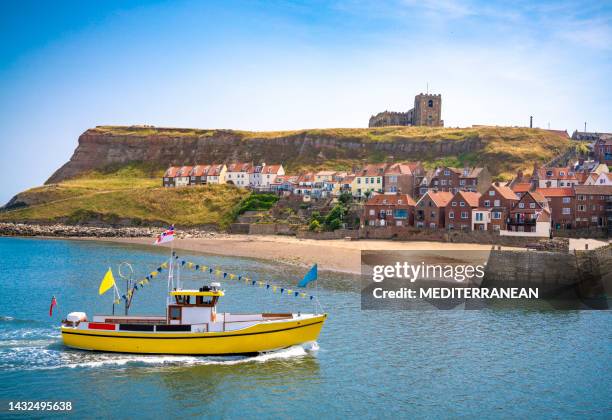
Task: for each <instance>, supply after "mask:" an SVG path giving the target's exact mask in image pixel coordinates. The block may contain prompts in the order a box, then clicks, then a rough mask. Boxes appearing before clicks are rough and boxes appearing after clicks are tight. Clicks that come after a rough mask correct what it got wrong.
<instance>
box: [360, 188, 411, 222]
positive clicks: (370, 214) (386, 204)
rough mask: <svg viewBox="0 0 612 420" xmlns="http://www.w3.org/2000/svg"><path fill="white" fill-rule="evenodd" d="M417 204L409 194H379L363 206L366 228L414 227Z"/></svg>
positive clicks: (363, 219)
mask: <svg viewBox="0 0 612 420" xmlns="http://www.w3.org/2000/svg"><path fill="white" fill-rule="evenodd" d="M415 205H416V203H415V202H414V200H413V199H412V197H410V196H409V195H408V194H399V193H396V194H378V195H375V196H373V197H372V198H370V199H369V200H368V201H367V202H366V203H365V204H364V206H363V208H364V211H363V217H362V222H361V224H362V225H364V226H375V227H386V226H412V225H414V206H415Z"/></svg>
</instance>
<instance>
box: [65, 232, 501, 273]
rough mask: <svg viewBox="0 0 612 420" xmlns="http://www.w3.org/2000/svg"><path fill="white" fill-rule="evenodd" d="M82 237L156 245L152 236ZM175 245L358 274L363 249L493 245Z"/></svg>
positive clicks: (245, 241)
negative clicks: (313, 265) (316, 265)
mask: <svg viewBox="0 0 612 420" xmlns="http://www.w3.org/2000/svg"><path fill="white" fill-rule="evenodd" d="M76 239H81V238H76ZM82 239H85V240H97V241H108V242H117V243H128V244H139V245H149V246H153V245H151V244H152V242H153V239H152V238H82ZM162 246H168V245H167V244H166V245H162ZM174 248H175V249H182V250H186V251H192V252H201V253H206V254H215V255H225V256H237V257H247V258H261V259H265V260H273V261H281V262H283V263H287V264H293V265H300V266H310V265H312V264H314V263H317V264H318V265H319V269H320V270H328V271H338V272H345V273H355V274H357V273H359V271H360V261H361V258H360V256H361V250H457V251H459V250H489V249H491V245H478V244H461V243H445V242H393V241H383V240H359V241H346V240H313V239H297V238H295V237H291V236H264V235H225V234H219V235H215V236H214V237H209V238H184V239H176V240H175V241H174ZM503 249H510V248H507V247H504V248H503Z"/></svg>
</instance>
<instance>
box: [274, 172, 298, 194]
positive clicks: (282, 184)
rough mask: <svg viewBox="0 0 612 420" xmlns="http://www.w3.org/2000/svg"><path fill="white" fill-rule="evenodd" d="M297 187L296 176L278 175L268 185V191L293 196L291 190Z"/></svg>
mask: <svg viewBox="0 0 612 420" xmlns="http://www.w3.org/2000/svg"><path fill="white" fill-rule="evenodd" d="M297 185H298V176H296V175H278V176H277V177H276V178H274V181H272V182H271V183H270V190H271V191H275V192H279V193H283V194H293V190H294V189H295V188H296V187H297Z"/></svg>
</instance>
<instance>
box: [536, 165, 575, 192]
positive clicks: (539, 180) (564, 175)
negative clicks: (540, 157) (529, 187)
mask: <svg viewBox="0 0 612 420" xmlns="http://www.w3.org/2000/svg"><path fill="white" fill-rule="evenodd" d="M532 181H533V184H534V185H535V186H536V187H537V188H559V187H572V186H574V185H578V184H579V182H578V178H576V172H574V169H573V168H572V167H569V166H566V167H559V168H550V167H549V168H546V167H541V168H534V171H533V176H532Z"/></svg>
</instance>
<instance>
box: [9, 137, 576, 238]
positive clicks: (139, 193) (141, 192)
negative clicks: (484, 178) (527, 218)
mask: <svg viewBox="0 0 612 420" xmlns="http://www.w3.org/2000/svg"><path fill="white" fill-rule="evenodd" d="M569 147H570V141H569V139H568V138H564V137H562V136H560V135H558V134H557V133H554V132H551V131H547V130H541V129H529V128H515V127H486V126H478V127H469V128H443V127H382V128H338V129H313V130H298V131H279V132H246V131H236V130H200V129H181V128H156V127H146V126H145V127H143V126H132V127H114V126H99V127H96V128H93V129H90V130H87V131H86V132H84V133H83V134H82V135H81V136H80V137H79V146H78V147H77V149H76V150H75V153H74V155H73V156H72V158H71V159H70V161H69V162H67V163H66V164H65V165H64V166H62V168H60V169H59V170H58V171H56V173H55V174H54V175H53V176H52V177H51V179H50V180H49V181H48V183H47V185H45V186H43V187H37V188H32V189H30V190H27V191H24V192H22V193H20V194H18V195H17V196H16V197H14V198H13V199H12V200H11V201H10V202H9V203H8V204H7V206H6V207H5V209H4V210H5V211H3V212H0V221H64V222H69V223H82V222H92V221H93V222H101V223H105V224H109V223H119V224H155V223H158V224H161V223H164V224H165V223H172V222H173V223H177V224H179V225H185V226H196V225H206V224H214V225H219V226H225V225H227V224H228V223H229V221H230V220H231V218H232V216H233V215H235V214H236V211H237V210H236V209H237V208H239V204H240V202H241V200H245V199H246V196H247V195H248V192H246V191H244V190H239V189H236V188H234V187H231V186H222V185H220V186H215V185H212V186H203V187H196V188H184V189H164V188H162V187H161V186H160V184H161V176H162V173H163V170H164V169H165V168H166V167H167V166H168V165H170V164H173V165H192V164H195V163H208V162H223V161H231V160H236V161H255V162H259V161H265V162H268V163H282V164H283V165H284V166H285V168H286V169H287V171H288V173H299V172H302V171H306V170H317V169H323V168H325V169H335V170H350V169H351V168H352V167H353V166H359V165H361V164H362V163H363V162H364V161H365V162H383V161H387V160H389V159H391V158H392V159H393V160H395V161H403V160H421V161H423V162H424V163H425V165H426V166H428V167H434V166H436V165H449V166H464V165H470V166H474V165H477V166H486V167H487V168H488V169H489V171H490V173H491V174H492V175H493V177H494V179H510V178H511V177H512V176H513V175H514V174H515V173H516V171H517V170H518V169H523V170H528V171H529V170H531V168H532V167H533V165H534V163H539V164H542V163H545V162H547V161H549V160H551V159H552V158H554V157H555V156H557V155H559V154H561V153H563V152H564V151H566V150H568V148H569ZM142 162H147V163H146V164H143V163H142Z"/></svg>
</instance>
